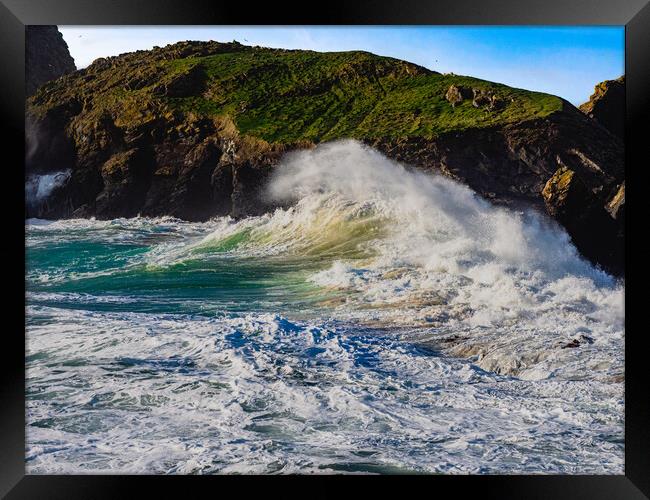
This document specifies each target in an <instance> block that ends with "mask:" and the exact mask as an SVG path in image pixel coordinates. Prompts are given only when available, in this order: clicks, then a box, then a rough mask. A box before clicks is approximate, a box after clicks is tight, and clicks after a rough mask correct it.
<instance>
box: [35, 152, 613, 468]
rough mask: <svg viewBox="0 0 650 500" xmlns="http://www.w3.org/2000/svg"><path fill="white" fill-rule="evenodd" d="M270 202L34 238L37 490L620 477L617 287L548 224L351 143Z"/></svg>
mask: <svg viewBox="0 0 650 500" xmlns="http://www.w3.org/2000/svg"><path fill="white" fill-rule="evenodd" d="M266 195H267V196H268V197H269V198H271V199H273V200H275V201H278V202H283V203H284V204H288V203H287V202H292V203H291V206H290V207H289V208H282V209H277V210H276V211H275V212H274V213H270V214H267V215H263V216H259V217H249V218H246V219H242V220H232V219H230V218H227V217H225V218H218V219H214V220H211V221H208V222H205V223H187V222H182V221H179V220H176V219H173V218H159V219H147V218H136V219H116V220H113V221H94V220H72V221H58V222H45V221H37V220H31V221H28V228H27V234H28V240H27V248H28V260H27V268H28V273H27V281H28V304H29V309H28V351H29V356H30V357H29V358H28V370H29V373H30V383H29V388H28V401H30V403H29V406H30V410H29V413H30V416H29V421H30V422H31V427H30V430H29V432H28V434H29V436H28V441H29V443H30V445H29V450H30V453H29V454H28V455H29V457H28V464H29V463H32V464H33V465H31V467H32V470H33V471H36V472H39V471H45V472H71V471H73V472H74V471H79V470H93V471H108V470H111V471H122V472H124V471H126V472H152V471H153V472H310V471H311V472H314V471H316V472H318V471H330V472H331V471H335V472H336V471H343V472H345V471H347V472H390V471H393V472H395V471H398V472H399V471H422V472H461V473H467V472H489V473H508V472H556V473H557V472H570V473H576V472H582V473H602V472H608V473H620V472H621V470H622V457H623V455H622V454H623V448H622V433H623V426H622V425H623V424H622V422H623V420H622V419H623V412H622V389H623V387H622V385H623V384H622V381H623V378H624V363H623V347H624V329H623V324H624V301H623V299H624V284H623V283H622V282H618V281H617V280H615V279H614V278H612V277H611V276H609V275H607V274H606V273H605V272H603V271H602V270H600V269H598V268H596V267H594V266H593V265H591V264H590V263H589V262H587V261H585V260H584V259H582V258H581V257H580V256H579V255H578V253H577V252H576V250H575V248H574V247H573V246H572V245H571V242H570V239H569V237H568V236H567V234H566V233H565V232H564V231H563V230H562V229H561V228H560V227H558V226H557V225H556V224H555V223H554V222H552V221H550V220H548V219H547V218H546V217H544V216H543V215H542V214H538V213H536V212H534V211H518V212H517V211H512V210H509V209H506V208H499V207H495V206H493V205H491V204H489V203H488V202H486V201H484V200H482V199H481V198H479V197H478V196H477V195H476V194H475V193H474V192H472V191H471V190H470V189H468V188H466V187H464V186H462V185H460V184H457V183H455V182H453V181H451V180H449V179H446V178H443V177H440V176H431V175H425V174H423V173H419V172H416V171H411V170H409V169H407V168H405V167H404V166H402V165H400V164H398V163H395V162H393V161H390V160H388V159H387V158H385V157H384V156H382V155H381V154H380V153H378V152H376V151H374V150H372V149H370V148H368V147H365V146H363V145H361V144H359V143H357V142H354V141H343V142H337V143H331V144H326V145H322V146H319V147H318V148H316V149H314V150H310V151H301V152H296V153H292V154H290V155H288V156H287V157H286V159H285V161H284V162H283V164H282V165H281V166H280V167H278V168H277V169H276V172H275V174H274V177H273V179H272V181H271V183H270V184H269V189H268V192H267V193H266ZM53 250H56V252H53ZM80 255H83V257H80ZM52 387H55V388H54V389H52ZM30 396H31V399H30ZM488 408H489V410H488ZM135 414H137V415H140V417H138V419H140V418H141V419H142V420H138V419H135V417H133V418H131V415H135ZM53 415H54V416H53ZM125 419H126V420H125ZM138 421H139V422H140V423H138ZM125 422H127V423H125ZM533 431H534V432H533ZM531 432H533V434H531ZM30 436H31V437H30ZM88 436H93V439H95V440H96V441H92V442H91V441H90V440H89V439H88ZM515 436H516V438H517V439H515V438H514V437H515ZM587 442H588V443H590V444H591V445H593V447H594V448H593V449H594V450H595V449H599V450H601V451H599V452H596V451H594V452H593V453H592V452H591V451H589V452H587V451H585V450H588V449H591V448H588V447H587V448H586V447H585V443H587ZM108 443H111V445H110V446H109V444H108ZM115 443H120V446H127V443H131V444H130V445H129V446H130V447H128V449H127V451H126V452H125V454H122V457H124V458H119V457H118V456H117V454H116V453H113V452H111V450H110V449H111V448H115V447H116V445H115ZM154 443H158V444H157V445H154ZM129 450H130V451H129ZM357 452H358V453H357ZM120 453H122V450H120ZM142 453H144V455H143V454H142ZM490 457H491V458H490ZM513 464H514V465H516V466H517V467H516V470H515V469H513V468H512V467H513ZM581 464H582V465H581Z"/></svg>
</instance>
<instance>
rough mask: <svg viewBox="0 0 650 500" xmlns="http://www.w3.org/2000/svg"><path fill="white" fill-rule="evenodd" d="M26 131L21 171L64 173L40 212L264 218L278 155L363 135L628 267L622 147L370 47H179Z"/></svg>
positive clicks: (90, 71)
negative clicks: (621, 250)
mask: <svg viewBox="0 0 650 500" xmlns="http://www.w3.org/2000/svg"><path fill="white" fill-rule="evenodd" d="M26 123H27V138H28V154H27V161H26V165H27V173H28V175H31V176H38V175H42V174H46V173H51V172H54V171H58V170H62V169H69V170H70V172H71V174H70V176H69V180H68V181H67V183H66V184H64V185H59V186H57V187H56V188H55V189H53V190H52V192H51V194H50V195H49V197H48V199H47V200H45V201H37V202H34V203H32V204H31V205H30V206H28V211H27V215H28V216H31V217H41V218H64V217H87V216H95V217H98V218H112V217H116V216H133V215H137V214H141V215H149V216H157V215H174V216H176V217H180V218H183V219H187V220H205V219H207V218H209V217H211V216H215V215H226V214H230V215H232V216H234V217H242V216H245V215H254V214H260V213H263V212H265V211H267V210H269V209H271V208H273V205H271V204H269V202H268V201H267V200H265V198H264V196H263V188H264V185H265V181H266V179H267V178H268V176H269V175H270V174H271V172H272V171H273V168H274V166H275V165H276V164H277V163H278V162H279V161H280V158H281V157H282V155H283V154H284V153H285V152H287V151H290V150H293V149H297V148H307V147H313V146H314V145H316V144H318V143H319V142H324V141H329V140H335V139H339V138H354V139H357V140H360V141H363V142H364V143H366V144H368V145H371V146H373V147H376V148H378V149H379V150H381V151H382V152H383V153H385V154H386V155H387V156H389V157H390V158H393V159H396V160H399V161H403V162H406V163H408V164H410V165H413V166H415V167H417V168H420V169H422V170H426V171H432V172H439V173H442V174H444V175H447V176H449V177H452V178H454V179H456V180H458V181H460V182H463V183H465V184H467V185H469V186H470V187H471V188H472V189H474V190H475V191H477V192H478V193H479V194H481V195H483V196H485V197H487V198H489V199H491V200H493V201H494V202H496V203H505V204H521V203H523V204H527V205H535V206H538V207H540V208H541V209H544V207H545V206H546V209H547V210H548V212H549V214H551V216H553V217H555V218H556V219H557V220H558V221H559V222H560V223H561V224H563V225H564V226H565V227H566V228H567V230H568V231H569V233H570V234H571V236H572V238H573V239H574V242H575V243H576V246H577V247H578V249H579V250H580V251H581V252H583V254H584V255H585V256H587V257H589V258H590V259H592V260H593V261H595V262H598V263H600V264H601V265H603V266H604V267H606V268H607V269H608V270H611V271H613V272H618V273H620V272H622V263H621V262H619V260H617V259H619V257H618V255H619V254H618V253H616V250H615V249H612V248H610V244H611V242H612V241H614V240H616V238H619V237H620V234H621V233H620V228H621V227H622V224H618V223H616V221H617V219H616V217H617V216H613V215H612V213H619V212H621V210H620V208H616V207H618V206H619V205H620V203H619V202H618V201H614V199H615V198H616V196H617V192H618V190H620V186H621V184H622V183H623V178H624V169H623V145H622V142H621V141H620V140H619V139H618V138H617V137H615V136H614V135H612V134H611V133H609V132H608V131H607V130H606V129H605V128H603V127H602V126H600V125H599V124H597V123H595V122H594V120H593V119H591V118H589V117H587V116H586V115H585V114H583V113H581V112H580V111H579V110H578V109H576V108H575V107H573V106H572V105H571V104H569V103H568V102H566V101H564V100H562V99H560V98H557V97H554V96H549V95H547V94H540V93H536V92H528V91H524V90H520V89H511V88H509V87H506V86H504V85H499V84H494V83H490V82H485V81H482V80H477V79H474V78H470V77H462V76H456V75H440V74H438V73H434V72H431V71H429V70H427V69H425V68H421V67H419V66H416V65H413V64H410V63H407V62H404V61H399V60H396V59H391V58H385V57H379V56H375V55H373V54H369V53H365V52H347V53H316V52H309V51H289V50H280V49H264V48H259V47H246V46H243V45H240V44H238V43H236V42H235V43H228V44H224V43H218V42H183V43H179V44H174V45H170V46H167V47H164V48H155V49H154V50H152V51H138V52H134V53H131V54H125V55H122V56H118V57H112V58H106V59H100V60H97V61H95V62H94V63H93V64H92V65H91V66H89V67H88V68H86V69H84V70H80V71H76V72H74V73H72V74H69V75H66V76H64V77H62V78H60V79H58V80H56V81H54V82H50V83H48V84H46V85H44V86H43V87H42V88H40V89H39V91H38V92H37V93H36V94H35V95H34V96H33V97H32V98H31V99H30V100H29V102H28V110H27V120H26ZM558 171H560V174H558V173H557V172H558ZM568 171H570V172H572V173H571V174H570V176H571V178H570V180H569V181H568V184H567V185H565V181H566V179H567V178H566V177H565V175H566V173H567V172H568ZM543 192H544V193H545V194H543ZM623 193H624V190H623ZM620 198H621V196H619V197H618V199H620ZM622 198H623V199H624V194H623V196H622ZM610 205H611V208H608V209H605V206H607V207H610ZM621 213H622V212H621ZM603 217H605V219H602V218H603ZM618 217H621V216H620V215H619V216H618ZM603 220H606V221H608V223H601V222H602V221H603ZM609 221H612V222H613V225H612V224H609ZM592 223H593V224H596V223H598V224H599V226H598V229H597V230H594V231H592V234H591V235H588V234H584V233H585V228H584V226H585V225H586V224H592ZM616 241H622V240H620V239H619V240H616Z"/></svg>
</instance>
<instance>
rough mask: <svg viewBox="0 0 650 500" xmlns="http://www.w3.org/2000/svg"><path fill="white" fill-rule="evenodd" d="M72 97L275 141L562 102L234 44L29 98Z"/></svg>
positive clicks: (423, 125) (393, 68)
mask: <svg viewBox="0 0 650 500" xmlns="http://www.w3.org/2000/svg"><path fill="white" fill-rule="evenodd" d="M451 85H457V86H464V87H467V88H471V89H480V90H483V91H485V92H486V93H492V94H494V95H495V96H496V97H497V98H498V99H500V100H501V107H499V108H498V109H495V110H493V111H486V109H485V108H484V107H475V106H474V105H473V104H472V102H473V100H472V99H465V100H463V101H462V102H460V103H459V104H458V105H456V106H453V105H452V103H451V102H449V101H448V100H447V99H446V98H445V93H446V92H447V90H448V89H449V87H450V86H451ZM68 100H73V101H80V102H83V103H84V106H85V108H86V113H84V115H83V119H86V120H92V119H93V118H97V117H99V116H101V115H102V114H104V113H108V114H110V115H111V116H113V117H114V119H115V120H116V121H117V122H118V123H120V124H122V125H124V126H137V125H139V124H141V123H142V122H145V121H147V120H149V119H152V118H153V116H154V115H155V114H163V115H164V114H166V113H175V112H176V113H178V112H182V113H193V114H196V115H198V116H207V117H213V116H230V117H231V118H232V119H233V121H234V122H235V124H236V125H237V127H238V129H239V131H240V132H242V133H244V134H250V135H252V136H256V137H259V138H261V139H264V140H266V141H269V142H276V141H277V142H295V141H299V140H305V139H306V140H310V141H315V142H320V141H327V140H333V139H338V138H342V137H347V138H350V137H352V138H378V137H391V138H393V137H413V136H418V137H425V138H431V137H433V136H435V135H437V134H440V133H443V132H448V131H452V130H463V129H467V128H474V127H488V126H494V125H501V124H506V123H514V122H520V121H522V120H528V119H532V118H540V117H544V116H548V115H549V114H550V113H552V112H554V111H558V110H560V109H562V106H563V103H562V100H561V99H559V98H557V97H554V96H551V95H548V94H542V93H538V92H529V91H525V90H520V89H513V88H510V87H507V86H505V85H500V84H497V83H491V82H487V81H483V80H478V79H475V78H470V77H463V76H455V75H442V74H439V73H436V72H433V71H430V70H428V69H426V68H423V67H420V66H417V65H414V64H411V63H408V62H404V61H400V60H397V59H392V58H389V57H381V56H377V55H374V54H370V53H368V52H359V51H355V52H330V53H321V52H312V51H301V50H278V49H267V48H257V47H248V46H243V45H239V44H237V43H232V44H219V43H209V44H192V43H185V44H177V45H175V46H173V47H171V48H170V47H167V48H162V49H155V50H153V51H151V52H144V51H143V52H136V53H132V54H127V55H124V56H120V57H114V58H110V59H101V60H98V61H96V62H95V63H94V64H92V65H91V66H90V67H88V68H86V69H84V70H82V71H79V72H77V73H75V74H74V75H71V76H70V77H68V78H66V79H63V80H60V81H57V82H54V83H51V84H50V85H47V86H46V87H45V88H43V89H41V92H40V93H39V94H38V96H36V98H35V99H34V100H33V101H32V102H31V103H30V104H31V110H32V111H33V112H35V113H43V112H46V111H47V110H48V109H50V108H52V107H53V106H57V105H58V104H59V103H61V102H65V101H68Z"/></svg>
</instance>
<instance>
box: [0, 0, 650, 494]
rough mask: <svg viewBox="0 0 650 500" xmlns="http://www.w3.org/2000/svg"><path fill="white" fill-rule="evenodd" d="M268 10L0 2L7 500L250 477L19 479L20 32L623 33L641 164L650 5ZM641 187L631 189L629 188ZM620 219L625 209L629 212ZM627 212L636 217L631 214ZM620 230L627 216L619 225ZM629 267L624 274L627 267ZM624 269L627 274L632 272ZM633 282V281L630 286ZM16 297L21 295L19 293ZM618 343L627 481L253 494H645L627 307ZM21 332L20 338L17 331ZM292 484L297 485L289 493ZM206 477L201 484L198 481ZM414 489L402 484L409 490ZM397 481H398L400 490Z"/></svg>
mask: <svg viewBox="0 0 650 500" xmlns="http://www.w3.org/2000/svg"><path fill="white" fill-rule="evenodd" d="M307 7H308V6H307V5H303V6H302V7H301V6H299V5H296V4H295V3H294V4H289V3H287V5H281V4H279V3H278V2H266V3H259V4H251V3H249V2H216V1H214V0H184V1H180V0H178V1H174V0H99V1H92V2H91V1H88V0H0V58H1V65H0V82H1V83H0V109H1V113H2V115H1V116H2V120H0V122H1V123H2V125H1V126H2V128H3V131H2V132H3V133H2V136H0V137H2V139H3V141H4V144H5V146H4V148H3V149H4V155H3V156H4V161H3V162H2V163H3V165H4V169H3V171H2V176H3V177H2V179H3V180H4V182H3V184H4V186H3V187H4V189H3V190H2V195H1V196H0V198H1V200H2V204H3V209H4V210H3V214H4V222H5V230H6V229H9V231H8V232H7V231H5V234H7V237H6V238H5V241H4V244H3V245H1V246H0V247H1V248H2V250H1V252H2V262H3V263H4V266H3V268H4V274H5V275H6V276H7V278H5V279H7V280H8V281H9V282H8V283H5V286H4V291H5V293H4V294H3V295H4V300H3V306H4V307H3V309H4V311H5V315H6V317H10V318H11V319H12V320H13V321H12V322H6V321H5V322H4V325H3V326H4V328H3V330H4V331H3V337H2V341H1V342H2V352H3V356H2V361H1V362H0V371H1V372H2V386H1V388H0V435H1V436H2V437H1V438H0V464H1V465H0V495H1V496H4V495H7V498H66V499H70V498H119V497H131V496H134V494H135V490H134V488H135V487H136V486H137V487H144V488H146V490H147V491H148V492H149V494H150V495H151V494H153V493H154V490H158V491H159V492H160V493H161V494H162V496H164V497H166V496H177V495H179V494H180V495H183V494H185V495H186V494H188V493H189V492H190V491H189V488H192V487H194V486H195V481H194V480H198V481H199V483H200V484H202V485H210V486H211V487H212V485H214V486H216V485H215V483H213V481H215V480H216V481H218V482H219V486H218V489H217V490H213V494H219V493H221V492H223V491H224V490H223V485H228V486H233V487H236V488H238V489H240V490H241V491H243V492H247V491H248V488H250V486H251V485H252V484H253V483H252V478H250V477H245V478H235V477H224V476H218V477H206V478H193V481H192V482H190V479H191V478H189V477H154V476H89V475H86V476H35V475H25V372H24V368H25V357H24V355H25V344H24V341H25V337H24V326H25V317H24V315H25V302H24V299H25V293H24V292H25V274H24V271H25V268H24V265H25V248H24V237H25V226H24V213H21V211H20V210H19V209H18V208H17V207H19V206H20V205H21V204H24V170H23V169H21V168H20V165H22V164H23V162H24V102H25V97H24V96H25V92H24V50H25V47H24V35H25V25H30V24H56V25H66V24H67V25H83V24H86V25H171V24H173V25H192V24H200V25H220V24H221V25H223V24H231V25H258V24H270V25H309V24H311V25H326V24H330V25H331V24H352V25H355V24H356V25H362V24H365V25H371V24H372V25H377V24H379V25H386V24H393V25H395V24H398V25H399V24H428V25H442V24H457V25H513V24H516V25H558V24H560V25H625V40H626V51H625V67H626V71H625V73H626V93H627V94H626V108H627V109H626V111H627V118H626V135H625V138H626V178H629V177H630V176H631V177H632V178H633V179H634V177H636V176H638V175H639V173H638V172H639V171H640V170H642V169H643V167H644V166H645V163H647V159H645V158H642V154H643V153H645V149H646V148H645V147H644V142H645V141H647V139H645V137H644V133H643V132H644V127H643V125H642V121H643V120H644V119H645V118H646V115H647V112H648V109H650V107H649V104H650V103H649V99H650V52H646V51H647V50H648V51H650V4H649V3H648V0H482V1H477V0H437V1H435V2H434V1H422V0H419V1H418V0H374V1H372V0H365V1H357V2H350V1H347V2H346V1H341V0H329V1H328V2H326V3H322V4H318V5H314V6H312V8H313V10H308V9H307ZM639 185H641V184H640V183H639ZM627 191H628V203H629V202H630V201H631V202H632V204H633V205H634V204H636V202H635V201H634V200H635V198H636V196H637V194H636V193H637V189H636V184H635V182H634V180H633V181H632V182H630V181H629V180H628V182H627ZM627 213H628V214H629V213H630V210H629V209H628V210H627ZM632 213H636V212H634V209H633V211H632ZM628 223H629V218H628V220H626V224H628ZM631 232H632V233H633V232H634V231H630V230H629V227H627V228H626V235H627V236H626V238H627V239H626V261H627V266H626V306H628V305H629V304H630V303H631V301H628V297H631V296H632V295H634V294H633V293H631V292H630V290H631V289H630V288H629V286H630V281H629V275H630V274H631V271H630V269H632V270H634V269H635V267H636V266H635V264H634V261H633V260H632V259H630V253H631V249H632V247H633V245H632V244H631V243H630V240H629V238H630V233H631ZM630 266H632V267H630ZM632 272H634V271H632ZM641 279H642V278H641V277H638V278H637V277H636V276H634V277H633V280H632V281H633V283H632V284H633V285H634V282H636V281H637V280H639V281H640V280H641ZM21 291H22V293H21ZM626 312H627V314H626V325H625V326H626V332H627V336H626V342H625V360H626V377H625V475H620V476H617V475H612V476H554V475H544V476H541V475H540V476H424V477H412V478H407V477H400V478H397V480H392V479H388V478H384V477H381V478H373V477H352V478H350V477H346V478H343V477H341V476H337V477H324V476H318V477H312V478H310V477H306V478H305V477H302V476H301V477H299V478H296V477H294V478H288V477H275V478H271V477H260V478H256V479H257V487H258V488H261V489H262V490H263V491H264V494H265V495H270V494H278V495H279V496H283V497H284V496H291V495H294V494H295V495H296V496H298V495H300V496H305V495H307V496H328V494H331V495H333V492H334V490H335V489H347V488H349V486H352V485H353V486H356V487H359V488H363V490H362V491H363V492H364V496H367V497H369V496H370V495H372V494H375V493H379V492H382V493H384V494H385V493H391V494H400V493H401V494H415V490H414V489H413V487H414V486H416V485H415V483H418V484H417V487H418V488H424V489H421V490H420V491H424V492H428V493H429V494H440V493H441V492H443V491H450V492H451V491H453V493H447V494H454V495H458V494H460V495H461V497H462V496H464V494H476V495H480V498H500V499H503V498H526V499H534V498H557V499H559V498H572V499H578V498H585V499H587V498H588V499H599V498H602V499H619V498H631V499H635V498H639V499H641V498H647V497H650V425H649V424H650V398H649V397H648V387H650V383H649V382H650V380H649V379H650V375H649V372H648V370H647V367H646V364H647V363H646V361H645V358H646V357H647V356H646V354H645V353H646V351H645V349H643V343H644V338H643V337H644V336H645V335H647V333H646V332H645V331H644V329H640V330H632V331H631V330H630V329H629V325H631V324H632V323H631V322H630V317H635V316H637V313H636V312H635V311H634V310H633V309H632V308H626ZM21 332H22V334H21ZM295 480H298V481H299V482H300V483H301V485H300V486H299V487H297V488H294V487H293V486H292V487H289V484H288V482H292V481H295ZM208 481H209V483H208ZM410 482H412V483H413V486H411V484H408V483H410ZM405 483H406V484H405Z"/></svg>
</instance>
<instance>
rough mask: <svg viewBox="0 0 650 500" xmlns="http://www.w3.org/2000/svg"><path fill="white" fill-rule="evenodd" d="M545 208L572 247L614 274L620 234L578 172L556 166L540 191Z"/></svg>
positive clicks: (620, 249) (620, 253)
mask: <svg viewBox="0 0 650 500" xmlns="http://www.w3.org/2000/svg"><path fill="white" fill-rule="evenodd" d="M542 196H543V197H544V201H545V203H546V207H547V209H548V212H549V213H550V214H551V215H552V216H553V217H554V218H555V219H557V220H558V221H559V222H560V223H561V224H562V225H563V226H564V227H565V228H566V229H567V231H568V232H569V234H570V235H571V238H572V239H573V241H574V243H575V245H576V247H577V248H578V250H580V252H581V253H582V254H583V255H584V256H586V257H587V258H589V259H591V260H596V261H598V263H599V264H600V265H601V266H602V267H603V268H605V269H606V270H608V271H610V272H612V273H614V274H622V272H623V271H624V265H623V258H624V246H623V245H624V235H623V232H622V225H621V224H620V223H618V222H617V221H616V220H615V219H614V218H613V217H612V216H611V215H610V213H608V211H607V210H606V209H605V206H604V204H603V201H602V200H603V198H602V197H601V196H599V194H598V193H594V191H593V190H592V189H590V187H589V183H588V181H585V180H584V179H583V178H582V177H581V175H580V174H579V173H577V172H576V171H574V170H571V169H569V168H567V167H566V166H562V167H560V168H559V169H558V170H557V171H556V172H555V174H554V175H553V177H551V178H550V179H549V180H548V182H547V183H546V185H545V186H544V189H543V191H542Z"/></svg>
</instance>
